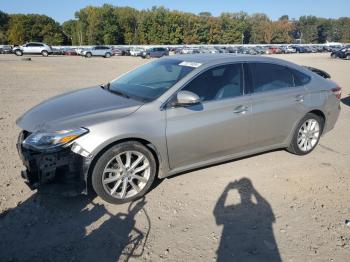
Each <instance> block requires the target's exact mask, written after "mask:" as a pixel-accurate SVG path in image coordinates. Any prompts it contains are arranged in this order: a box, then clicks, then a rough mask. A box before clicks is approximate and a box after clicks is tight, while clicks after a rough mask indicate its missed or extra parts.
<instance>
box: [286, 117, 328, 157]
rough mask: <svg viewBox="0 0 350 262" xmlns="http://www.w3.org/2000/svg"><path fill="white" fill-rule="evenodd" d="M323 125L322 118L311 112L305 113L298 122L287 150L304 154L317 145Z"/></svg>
mask: <svg viewBox="0 0 350 262" xmlns="http://www.w3.org/2000/svg"><path fill="white" fill-rule="evenodd" d="M323 126H324V120H323V118H321V117H320V116H318V115H315V114H313V113H308V114H306V115H305V116H304V117H303V119H302V120H301V121H300V122H299V124H298V126H297V128H296V130H295V133H294V135H293V139H292V141H291V144H290V146H289V147H288V149H287V150H288V151H289V152H291V153H293V154H296V155H306V154H308V153H310V152H311V151H312V150H314V149H315V147H316V146H317V144H318V142H319V140H320V137H321V134H322V131H323Z"/></svg>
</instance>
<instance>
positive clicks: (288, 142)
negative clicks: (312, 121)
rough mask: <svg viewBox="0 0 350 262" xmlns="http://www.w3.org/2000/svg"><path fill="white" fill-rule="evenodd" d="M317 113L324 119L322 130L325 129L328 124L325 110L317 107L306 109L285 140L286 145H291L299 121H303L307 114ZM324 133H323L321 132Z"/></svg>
mask: <svg viewBox="0 0 350 262" xmlns="http://www.w3.org/2000/svg"><path fill="white" fill-rule="evenodd" d="M310 113H312V114H315V115H317V116H319V117H321V118H322V119H323V128H322V131H323V130H324V129H325V126H326V115H325V114H324V112H323V111H322V110H321V109H319V108H315V109H310V110H309V111H306V112H305V114H304V115H302V116H301V117H300V118H299V119H298V120H297V121H296V122H295V123H294V126H293V128H292V130H291V132H290V134H289V136H288V137H287V139H286V141H285V146H289V145H290V143H291V141H292V138H293V135H294V133H295V130H296V128H297V127H298V124H299V122H300V121H301V119H303V117H304V116H306V115H307V114H310ZM321 135H322V133H321Z"/></svg>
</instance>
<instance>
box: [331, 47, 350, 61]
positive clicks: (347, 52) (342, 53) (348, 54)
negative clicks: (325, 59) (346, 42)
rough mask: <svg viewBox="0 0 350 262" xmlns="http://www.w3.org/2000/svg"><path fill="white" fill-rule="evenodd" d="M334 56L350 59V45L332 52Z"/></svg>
mask: <svg viewBox="0 0 350 262" xmlns="http://www.w3.org/2000/svg"><path fill="white" fill-rule="evenodd" d="M331 57H332V58H343V59H347V60H350V46H346V47H343V48H341V49H339V50H336V51H333V52H332V53H331Z"/></svg>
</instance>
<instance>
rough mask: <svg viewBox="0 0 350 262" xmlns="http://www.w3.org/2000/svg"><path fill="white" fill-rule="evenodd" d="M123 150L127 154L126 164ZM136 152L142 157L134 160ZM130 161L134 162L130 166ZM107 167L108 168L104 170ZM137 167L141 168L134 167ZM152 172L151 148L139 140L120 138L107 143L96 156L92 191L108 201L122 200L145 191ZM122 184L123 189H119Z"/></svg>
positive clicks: (155, 167)
mask: <svg viewBox="0 0 350 262" xmlns="http://www.w3.org/2000/svg"><path fill="white" fill-rule="evenodd" d="M127 152H129V156H130V157H129V159H130V161H129V164H128V162H127ZM140 156H143V159H142V160H141V161H140V162H139V163H138V164H137V161H136V160H138V159H139V157H140ZM117 158H119V161H118V160H117ZM120 161H121V162H120ZM120 163H122V164H120ZM133 164H136V165H135V166H134V168H132V166H133ZM142 168H143V169H142ZM107 169H108V170H110V171H106V170H107ZM138 169H139V170H141V171H137V170H138ZM134 172H136V173H134ZM156 172H157V165H156V161H155V158H154V156H153V154H152V152H150V151H149V150H148V149H147V148H146V147H145V146H144V145H142V144H141V143H139V142H134V141H132V142H124V143H121V144H117V145H115V146H113V147H111V148H110V149H108V150H107V151H106V152H104V153H103V154H102V155H101V156H100V157H99V158H98V160H97V161H96V164H95V166H94V169H93V172H92V177H91V182H92V187H93V189H94V190H95V192H96V194H97V195H98V196H100V197H101V198H102V199H103V200H105V201H107V202H109V203H112V204H122V203H126V202H129V201H133V200H135V199H138V198H140V197H141V196H143V195H144V194H145V193H147V191H148V190H149V188H150V187H151V185H152V183H153V181H154V178H155V176H156ZM118 177H119V178H118ZM120 177H121V178H120ZM141 178H142V179H141ZM125 180H126V182H125ZM107 181H109V182H107ZM132 184H133V185H132ZM125 185H126V186H125ZM135 185H136V187H135ZM124 188H125V189H126V190H123V189H124ZM123 191H124V192H125V193H123Z"/></svg>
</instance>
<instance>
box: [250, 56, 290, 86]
mask: <svg viewBox="0 0 350 262" xmlns="http://www.w3.org/2000/svg"><path fill="white" fill-rule="evenodd" d="M249 67H250V71H251V73H252V76H253V92H254V93H259V92H266V91H271V90H277V89H281V88H288V87H292V86H294V80H293V75H292V73H291V71H290V70H289V69H288V68H287V67H285V66H281V65H276V64H269V63H251V64H249Z"/></svg>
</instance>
